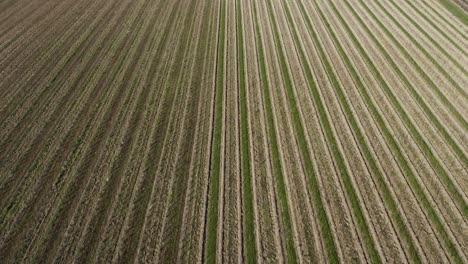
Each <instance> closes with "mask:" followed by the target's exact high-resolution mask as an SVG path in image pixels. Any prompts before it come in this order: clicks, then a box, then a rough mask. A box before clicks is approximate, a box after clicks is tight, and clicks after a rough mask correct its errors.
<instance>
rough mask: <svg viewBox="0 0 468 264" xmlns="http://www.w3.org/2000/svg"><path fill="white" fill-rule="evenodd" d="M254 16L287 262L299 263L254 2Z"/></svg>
mask: <svg viewBox="0 0 468 264" xmlns="http://www.w3.org/2000/svg"><path fill="white" fill-rule="evenodd" d="M253 11H254V16H255V27H256V31H257V34H256V36H257V50H258V54H259V57H260V58H259V59H260V68H261V69H260V71H261V77H262V78H261V79H262V86H263V91H264V95H265V108H266V109H267V119H268V120H267V124H268V136H269V141H270V144H271V150H272V159H273V160H272V162H273V170H274V175H275V179H276V182H277V183H278V184H277V187H278V196H279V205H280V216H281V223H282V224H281V227H282V231H283V234H284V237H283V238H284V239H285V241H286V254H287V256H286V259H287V261H286V262H287V263H298V260H297V253H296V250H295V247H294V240H293V234H292V230H291V227H292V224H291V220H290V219H291V216H290V215H289V210H288V209H289V206H288V201H287V195H286V188H285V176H284V175H283V170H282V166H281V159H280V153H279V147H278V142H277V132H276V129H275V120H274V116H273V110H272V103H271V95H270V85H269V82H268V77H267V69H266V63H265V55H264V51H263V44H262V36H261V31H260V27H259V23H258V16H257V7H256V4H255V2H254V7H253Z"/></svg>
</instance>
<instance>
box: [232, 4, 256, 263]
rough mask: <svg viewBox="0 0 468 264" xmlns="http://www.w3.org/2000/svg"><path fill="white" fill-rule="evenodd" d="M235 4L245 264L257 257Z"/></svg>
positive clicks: (241, 45) (241, 47)
mask: <svg viewBox="0 0 468 264" xmlns="http://www.w3.org/2000/svg"><path fill="white" fill-rule="evenodd" d="M236 2H237V9H236V12H237V27H236V29H237V57H238V59H237V61H238V64H237V65H238V68H237V71H238V87H239V88H238V89H239V97H240V99H239V100H240V115H241V116H240V118H241V123H240V125H241V129H240V131H241V137H240V138H241V175H242V183H243V185H242V190H243V192H242V193H243V200H242V201H243V205H244V222H243V226H244V232H243V234H244V240H243V241H242V242H243V243H244V246H243V247H244V248H245V259H243V260H244V261H245V262H246V263H249V264H251V263H255V261H256V256H257V248H256V243H255V237H254V236H255V231H254V230H255V228H254V212H253V207H254V206H255V205H254V199H253V194H252V193H253V186H252V180H253V179H252V169H251V164H250V146H249V142H250V139H249V122H248V120H249V112H248V108H247V104H248V101H247V95H246V94H247V91H246V85H245V78H246V76H245V65H244V30H243V28H242V24H243V23H242V22H243V20H242V12H243V10H242V4H241V0H236Z"/></svg>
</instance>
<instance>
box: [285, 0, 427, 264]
mask: <svg viewBox="0 0 468 264" xmlns="http://www.w3.org/2000/svg"><path fill="white" fill-rule="evenodd" d="M283 2H284V6H285V8H286V12H287V16H288V19H289V21H290V24H291V25H293V22H292V16H291V13H290V11H289V9H288V7H287V5H286V2H285V1H284V0H283ZM297 2H298V3H299V7H300V11H301V12H302V16H303V17H304V18H305V21H306V24H307V27H308V29H309V35H310V36H311V37H312V39H313V40H314V46H315V47H317V49H318V51H319V53H320V57H321V58H322V61H323V62H324V64H325V68H326V69H327V72H328V74H329V76H330V78H331V81H332V84H333V87H334V89H335V91H336V93H337V94H338V99H339V100H340V103H341V105H342V106H343V108H344V112H345V114H346V118H347V120H348V121H349V123H350V125H351V127H352V128H353V130H354V132H355V133H354V134H355V136H356V138H357V141H358V143H359V146H360V148H361V150H362V151H363V154H364V157H365V158H366V161H367V164H368V165H369V166H370V170H371V173H372V175H374V176H375V177H376V179H377V185H378V186H379V188H380V190H381V191H382V192H383V198H384V200H385V202H386V205H387V208H388V209H389V211H390V214H391V216H392V218H393V220H394V221H395V222H396V225H397V228H398V231H399V234H400V238H401V239H402V240H403V241H404V242H405V243H406V244H407V246H408V251H409V254H410V257H411V260H412V261H413V262H415V263H421V259H420V258H419V255H418V253H417V250H416V247H415V246H414V244H413V241H412V239H411V235H410V232H409V231H408V228H407V227H406V225H405V223H404V221H403V219H402V217H401V215H400V212H399V211H398V208H397V205H396V203H395V201H394V200H393V198H392V195H391V193H390V188H389V187H388V186H387V183H386V182H385V180H384V178H383V176H382V173H381V172H380V170H379V168H378V166H377V164H376V161H375V160H374V158H373V157H372V154H371V151H370V149H369V147H368V145H367V143H366V141H365V138H364V136H363V133H362V131H361V129H360V128H359V125H358V123H357V121H356V119H355V117H354V116H353V113H352V111H351V108H350V106H349V104H348V102H347V100H346V95H345V93H344V92H343V88H342V87H341V85H340V83H339V82H338V79H337V77H336V75H335V73H334V70H333V67H332V65H331V63H330V61H329V60H328V59H327V56H326V52H325V50H324V48H323V46H322V45H321V43H320V41H319V39H318V36H317V33H316V32H315V31H314V28H313V26H312V21H311V20H310V18H309V15H308V14H307V12H306V11H305V8H304V6H303V4H302V2H301V1H297ZM319 11H320V10H319ZM320 12H321V11H320ZM327 26H328V24H327ZM341 55H342V57H343V54H341ZM344 59H345V60H348V62H349V59H348V58H347V57H346V58H344ZM348 62H347V63H348ZM351 70H352V71H354V72H352V75H353V76H354V75H357V73H356V71H355V70H354V68H351Z"/></svg>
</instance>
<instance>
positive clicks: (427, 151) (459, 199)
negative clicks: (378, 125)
mask: <svg viewBox="0 0 468 264" xmlns="http://www.w3.org/2000/svg"><path fill="white" fill-rule="evenodd" d="M345 4H346V5H347V6H348V8H349V9H350V10H351V12H352V13H353V15H354V16H355V17H356V18H357V20H358V21H359V23H360V24H361V25H362V27H363V28H364V30H365V31H366V32H367V34H368V36H370V38H371V39H372V41H373V42H374V43H375V44H376V45H377V47H378V48H379V50H380V51H381V53H382V54H383V55H384V57H385V59H386V60H387V61H388V62H389V63H390V64H391V66H392V68H393V69H394V70H395V71H396V73H397V74H398V76H399V77H400V79H401V80H402V81H403V83H404V84H405V87H407V88H408V89H409V90H410V92H411V94H412V95H413V96H414V97H415V99H416V101H417V102H418V104H419V105H420V106H421V107H422V108H423V110H424V111H425V112H426V114H427V115H428V116H429V117H430V119H431V121H432V122H433V123H434V124H435V125H436V127H437V128H438V129H439V131H441V132H445V134H443V135H444V138H445V139H446V140H447V141H448V142H449V145H450V146H451V147H452V149H454V151H455V153H456V154H457V155H458V156H460V159H461V160H462V161H463V162H464V164H465V166H468V161H467V159H466V157H465V156H464V154H463V152H462V150H461V149H460V148H459V147H458V145H457V144H456V143H455V142H454V141H453V139H452V138H451V137H450V135H449V134H448V133H447V132H446V131H445V129H444V127H443V125H442V124H441V123H440V122H439V121H438V120H437V118H436V117H435V116H434V115H433V114H432V112H431V111H430V109H429V107H428V106H427V105H426V104H425V103H424V101H423V99H422V98H421V97H419V95H418V94H417V92H416V91H415V89H414V87H413V86H412V85H411V84H410V82H409V80H408V79H407V78H406V77H405V76H404V74H403V72H401V70H400V69H399V68H398V65H396V63H395V62H394V61H393V60H392V58H391V56H390V54H388V52H387V51H386V50H385V48H384V47H383V46H382V45H381V44H380V43H379V41H378V40H377V38H376V37H375V35H373V34H372V32H371V31H370V30H369V28H368V27H367V25H366V24H365V23H364V22H363V21H362V19H361V18H360V17H359V15H358V14H357V13H356V11H355V10H354V9H353V8H352V7H351V5H350V4H349V2H348V0H346V1H345ZM333 6H334V5H333ZM374 18H375V17H374ZM381 26H382V27H383V25H381ZM350 34H351V33H350ZM387 34H389V35H391V34H390V33H389V32H387ZM353 36H354V35H353ZM395 41H396V40H395ZM400 48H401V49H403V47H400ZM408 56H409V54H408ZM366 58H368V56H367V55H366ZM369 62H370V59H369ZM368 64H369V65H372V71H373V72H374V73H375V74H376V76H377V80H378V81H379V84H380V86H381V87H382V88H383V89H384V92H385V94H386V95H387V96H388V98H389V99H390V102H391V103H392V105H393V106H394V108H395V110H396V111H397V112H398V114H399V115H400V117H401V118H402V120H403V122H404V123H405V125H406V127H407V128H408V130H409V131H410V133H411V135H412V136H413V138H414V139H415V141H416V142H417V143H418V145H419V147H420V148H421V151H422V153H423V154H424V155H425V156H426V158H427V159H428V161H429V163H430V164H431V165H432V167H433V169H434V170H435V172H436V173H437V175H439V176H440V177H441V178H442V180H443V181H444V183H445V185H446V187H447V188H448V191H449V193H450V194H452V195H453V199H454V200H455V202H456V203H457V204H458V206H459V207H460V208H461V210H462V213H463V215H464V216H468V205H467V204H466V203H465V201H464V199H463V195H462V194H461V193H460V192H459V191H458V190H457V188H456V186H455V184H454V183H453V182H452V180H451V179H450V177H449V176H448V174H447V172H446V170H445V169H444V168H443V167H442V165H441V163H440V162H439V160H438V159H437V158H436V156H435V155H434V153H433V152H432V150H431V148H430V147H429V145H428V144H427V143H426V141H425V140H424V139H423V137H422V136H421V134H420V133H419V132H418V130H417V129H416V127H415V125H414V123H413V122H412V121H411V119H410V118H409V116H408V114H407V113H406V112H405V110H404V109H403V107H402V106H401V104H400V103H399V102H398V99H397V98H396V96H395V94H394V93H393V92H392V90H391V89H390V87H389V86H388V84H387V83H386V82H385V80H384V79H383V77H382V75H381V74H380V72H378V70H377V68H376V67H375V66H374V64H371V63H368ZM452 107H453V106H452ZM464 124H465V123H464ZM464 127H465V128H466V129H468V125H467V126H464Z"/></svg>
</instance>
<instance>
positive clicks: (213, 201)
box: [206, 0, 226, 263]
mask: <svg viewBox="0 0 468 264" xmlns="http://www.w3.org/2000/svg"><path fill="white" fill-rule="evenodd" d="M220 12H221V14H220V20H219V35H218V58H217V64H216V92H215V93H216V98H215V109H214V113H215V117H214V120H213V123H214V132H213V135H212V150H211V151H212V157H211V164H210V183H209V185H210V190H209V191H210V194H209V195H210V197H209V199H210V200H209V208H208V221H207V225H208V226H207V228H208V229H207V230H206V232H207V234H206V263H215V262H216V245H217V242H218V241H217V230H218V203H219V175H220V171H221V138H222V125H223V93H224V91H223V90H224V87H223V85H224V50H225V47H224V46H225V43H224V40H225V38H226V3H225V1H224V0H222V1H221V3H220Z"/></svg>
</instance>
